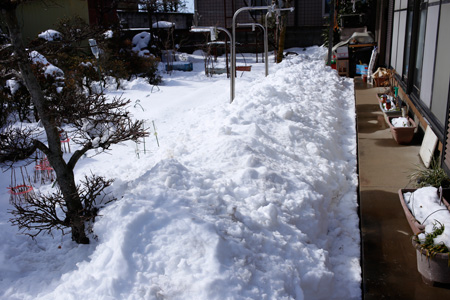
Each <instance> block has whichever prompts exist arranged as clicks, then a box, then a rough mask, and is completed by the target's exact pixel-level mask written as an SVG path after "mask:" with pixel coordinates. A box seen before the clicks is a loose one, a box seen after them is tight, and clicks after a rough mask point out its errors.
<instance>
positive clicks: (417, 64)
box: [413, 3, 428, 95]
mask: <svg viewBox="0 0 450 300" xmlns="http://www.w3.org/2000/svg"><path fill="white" fill-rule="evenodd" d="M427 12H428V9H427V5H426V3H423V4H422V7H421V8H420V16H419V25H418V27H419V28H418V32H417V34H418V37H417V42H416V58H415V61H414V75H413V93H415V94H416V95H419V93H420V86H421V84H422V66H423V52H424V48H425V28H426V24H427Z"/></svg>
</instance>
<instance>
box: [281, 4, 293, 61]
mask: <svg viewBox="0 0 450 300" xmlns="http://www.w3.org/2000/svg"><path fill="white" fill-rule="evenodd" d="M291 2H292V0H284V1H283V3H284V7H283V8H289V7H292V3H291ZM287 15H288V12H287V11H282V12H281V18H280V23H279V25H278V26H279V30H280V35H279V37H278V50H277V63H280V62H281V61H282V60H283V51H284V43H285V39H286V29H287Z"/></svg>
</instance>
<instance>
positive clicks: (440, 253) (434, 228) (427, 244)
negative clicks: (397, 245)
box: [399, 160, 450, 286]
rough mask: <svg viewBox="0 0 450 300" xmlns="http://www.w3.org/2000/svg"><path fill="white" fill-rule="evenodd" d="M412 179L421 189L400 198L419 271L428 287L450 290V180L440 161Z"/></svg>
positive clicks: (404, 194)
mask: <svg viewBox="0 0 450 300" xmlns="http://www.w3.org/2000/svg"><path fill="white" fill-rule="evenodd" d="M409 177H410V179H412V180H414V181H415V183H416V184H415V185H416V187H417V188H416V189H401V190H399V198H400V202H401V204H402V207H403V211H404V213H405V216H406V218H407V221H408V223H409V225H410V227H411V230H412V231H413V233H414V235H413V237H412V245H413V246H414V248H415V250H416V254H417V269H418V271H419V273H420V274H421V275H422V278H423V281H424V282H425V283H427V284H430V285H434V284H444V285H449V286H450V256H449V248H448V246H450V204H449V203H448V202H447V201H446V199H445V195H444V194H445V192H446V191H448V190H445V189H443V187H449V185H450V179H449V177H448V176H447V174H446V173H445V171H444V170H443V169H442V168H441V167H440V166H439V165H438V163H437V161H436V160H433V161H432V164H431V168H430V169H424V168H419V169H417V170H415V171H414V172H413V173H412V174H411V175H410V176H409Z"/></svg>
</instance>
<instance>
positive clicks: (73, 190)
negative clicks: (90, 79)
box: [0, 0, 146, 244]
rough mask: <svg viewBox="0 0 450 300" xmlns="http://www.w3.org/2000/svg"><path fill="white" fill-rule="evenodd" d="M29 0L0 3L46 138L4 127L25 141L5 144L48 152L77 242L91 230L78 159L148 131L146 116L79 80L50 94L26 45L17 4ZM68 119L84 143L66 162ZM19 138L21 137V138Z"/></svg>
mask: <svg viewBox="0 0 450 300" xmlns="http://www.w3.org/2000/svg"><path fill="white" fill-rule="evenodd" d="M25 1H26V0H22V1H20V0H2V1H1V2H0V9H1V13H2V16H3V20H4V21H5V23H6V25H7V27H8V30H9V37H10V39H11V43H12V47H13V51H14V58H15V59H16V62H17V65H18V68H19V70H20V74H21V77H22V80H23V82H24V84H25V86H26V88H27V90H28V92H29V93H30V95H31V100H32V103H33V104H34V107H35V109H36V111H37V115H38V116H39V119H40V122H41V125H42V127H43V131H44V132H45V139H44V140H41V139H39V138H36V137H35V136H33V135H30V134H26V133H20V134H18V133H17V132H16V133H14V132H13V131H4V132H3V133H2V135H4V136H8V137H9V140H12V141H21V140H20V138H22V139H23V142H21V143H20V144H18V143H17V142H9V143H5V142H3V139H1V140H0V142H1V143H2V144H1V145H0V148H1V149H2V153H1V154H2V155H3V156H7V157H9V158H10V157H12V156H13V153H14V152H16V151H18V147H17V146H18V145H20V147H19V148H20V149H21V153H22V155H21V156H26V154H28V153H32V152H33V151H34V150H36V149H39V150H41V151H42V152H43V153H45V155H46V156H47V158H48V161H49V162H50V164H51V166H52V167H53V169H54V171H55V174H56V181H57V183H58V186H59V189H60V192H61V195H62V197H61V199H63V200H61V201H64V206H65V208H66V211H65V219H64V221H63V224H64V225H65V226H68V227H70V229H71V234H72V240H74V241H75V242H77V243H82V244H86V243H89V238H88V237H87V235H86V227H85V221H86V217H85V212H86V207H85V203H83V199H82V197H81V196H80V190H79V188H78V187H77V185H76V183H75V177H74V168H75V165H76V164H77V162H78V160H79V159H80V158H81V157H82V156H83V155H84V154H85V153H86V152H87V151H89V150H91V149H95V148H100V149H103V150H106V149H108V148H109V147H110V146H111V145H112V144H116V143H120V142H122V141H126V140H137V139H138V138H140V137H143V136H145V135H146V133H145V131H144V129H143V127H142V122H141V121H132V120H131V116H130V114H129V113H128V112H127V111H126V110H125V107H126V106H127V105H128V103H129V101H126V100H123V99H120V98H115V99H113V100H112V101H109V100H107V99H106V97H105V96H104V95H103V94H98V95H85V94H83V93H81V92H80V90H78V89H77V87H76V86H73V85H70V84H67V85H66V86H65V87H64V88H63V90H62V92H61V91H60V90H56V88H55V90H54V91H53V92H52V93H51V96H50V97H49V96H48V94H46V93H47V92H48V91H46V92H44V90H43V88H42V86H41V84H40V81H39V78H38V77H39V76H40V73H39V70H36V67H35V66H34V65H33V63H32V62H31V59H30V53H29V51H27V50H26V48H25V45H24V43H23V40H22V36H21V32H20V28H19V26H18V21H17V18H16V8H17V6H18V5H19V4H20V3H23V2H25ZM62 125H66V126H67V127H68V128H71V135H72V136H73V141H75V142H76V143H77V144H79V145H80V148H79V149H78V150H76V151H75V152H74V153H73V155H72V156H71V157H70V159H69V160H68V161H67V162H66V161H65V160H64V158H63V152H62V150H61V140H60V130H61V126H62ZM17 139H19V140H17Z"/></svg>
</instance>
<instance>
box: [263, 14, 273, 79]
mask: <svg viewBox="0 0 450 300" xmlns="http://www.w3.org/2000/svg"><path fill="white" fill-rule="evenodd" d="M269 15H272V11H268V12H267V13H266V19H265V22H266V24H265V25H266V33H265V34H264V47H267V48H266V49H267V51H266V53H265V60H266V77H267V75H269V54H268V52H269V38H268V32H269V27H268V25H267V22H268V21H267V19H268V18H269Z"/></svg>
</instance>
